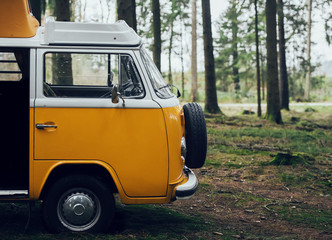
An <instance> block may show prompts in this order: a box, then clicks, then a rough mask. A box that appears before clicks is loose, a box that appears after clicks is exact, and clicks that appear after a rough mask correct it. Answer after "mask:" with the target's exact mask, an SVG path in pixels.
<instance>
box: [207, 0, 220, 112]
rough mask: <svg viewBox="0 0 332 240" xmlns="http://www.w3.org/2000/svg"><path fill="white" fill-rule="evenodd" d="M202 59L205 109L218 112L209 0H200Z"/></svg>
mask: <svg viewBox="0 0 332 240" xmlns="http://www.w3.org/2000/svg"><path fill="white" fill-rule="evenodd" d="M202 17H203V38H204V60H205V111H207V112H209V113H220V112H221V111H220V108H219V106H218V99H217V90H216V76H215V68H214V56H213V44H212V32H211V9H210V0H202Z"/></svg>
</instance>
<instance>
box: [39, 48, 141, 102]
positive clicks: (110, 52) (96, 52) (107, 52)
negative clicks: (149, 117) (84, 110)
mask: <svg viewBox="0 0 332 240" xmlns="http://www.w3.org/2000/svg"><path fill="white" fill-rule="evenodd" d="M65 50H67V49H54V50H53V49H48V50H47V51H45V52H43V54H42V62H43V65H42V71H43V73H42V74H43V75H42V82H43V84H44V83H45V84H47V85H48V86H49V87H51V85H49V84H48V83H47V82H46V54H48V53H51V54H52V53H53V54H54V53H64V54H99V55H117V57H118V70H119V73H118V83H117V84H119V83H120V76H121V74H122V72H121V71H122V70H121V61H120V59H121V56H129V57H130V58H131V59H132V60H133V62H134V67H135V68H136V71H137V74H138V78H139V80H140V83H141V85H142V90H143V94H142V95H141V96H123V98H124V99H144V98H145V97H146V95H147V89H146V87H145V82H144V78H143V77H142V75H143V74H142V73H140V70H139V67H138V65H139V64H138V62H137V61H136V60H135V55H134V54H130V53H128V52H122V51H116V50H115V51H86V49H84V50H83V51H72V49H68V50H69V51H65ZM107 71H108V69H107ZM107 76H108V74H107ZM107 76H106V77H107ZM54 86H66V85H54ZM67 87H68V88H70V87H72V88H80V87H81V88H82V89H83V88H86V89H88V88H91V89H92V88H105V89H106V88H110V87H109V86H95V85H71V86H67ZM43 90H44V87H43V86H42V95H43V96H44V97H46V98H56V99H73V98H80V99H110V98H111V95H110V97H107V98H102V97H85V96H80V97H77V96H69V97H61V96H60V97H56V96H52V97H50V96H46V95H45V94H44V91H43Z"/></svg>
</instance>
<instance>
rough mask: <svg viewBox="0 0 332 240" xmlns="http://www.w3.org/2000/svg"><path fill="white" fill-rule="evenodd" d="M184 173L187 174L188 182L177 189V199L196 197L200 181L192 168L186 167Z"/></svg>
mask: <svg viewBox="0 0 332 240" xmlns="http://www.w3.org/2000/svg"><path fill="white" fill-rule="evenodd" d="M183 172H184V173H185V174H187V176H188V181H187V182H186V183H184V184H182V185H179V186H177V187H176V192H175V193H176V199H188V198H190V197H192V196H193V195H194V193H195V192H196V190H197V187H198V180H197V178H196V176H195V174H194V172H193V171H191V169H190V168H188V167H185V168H184V169H183Z"/></svg>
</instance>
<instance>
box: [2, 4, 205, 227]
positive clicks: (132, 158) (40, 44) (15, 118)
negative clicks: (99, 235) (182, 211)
mask: <svg viewBox="0 0 332 240" xmlns="http://www.w3.org/2000/svg"><path fill="white" fill-rule="evenodd" d="M5 2H15V4H16V5H15V9H16V11H17V9H19V7H20V6H21V7H22V11H21V12H24V13H25V14H19V15H18V16H15V19H16V20H17V22H16V23H15V22H14V23H12V22H11V21H7V22H6V23H5V22H3V20H4V19H3V18H6V14H7V17H8V18H9V19H10V20H13V21H15V19H14V18H13V17H10V16H8V14H9V13H5V11H3V9H7V10H8V6H6V7H7V8H6V7H3V6H1V8H0V9H1V10H0V22H1V24H0V110H1V117H0V132H1V137H2V141H1V145H0V149H1V158H0V159H1V160H0V161H1V165H0V166H1V167H0V200H1V201H18V200H20V201H34V200H42V203H43V218H44V222H45V224H46V226H47V228H48V229H49V230H50V231H51V232H59V231H77V232H83V231H89V232H96V231H102V230H105V229H108V228H109V227H110V226H111V224H112V219H113V216H114V211H115V202H114V197H113V194H115V193H118V194H119V197H120V199H121V202H122V203H124V204H148V203H168V202H170V201H174V200H176V199H183V198H188V197H191V196H192V195H193V194H194V192H195V191H196V189H197V185H198V181H197V178H196V177H195V174H194V173H193V172H192V171H191V170H190V168H200V167H202V166H203V164H204V161H205V155H206V145H207V139H206V126H205V120H204V114H203V111H202V109H201V107H200V106H199V105H198V104H195V103H188V104H185V105H184V106H183V107H182V106H181V105H180V103H179V101H178V99H177V97H176V96H175V95H174V94H172V92H171V91H170V89H169V85H166V84H165V82H164V80H163V78H162V77H161V75H160V72H159V71H158V70H157V68H156V67H155V65H154V63H153V61H152V60H151V58H150V57H149V55H148V53H147V51H146V50H145V49H144V47H143V45H142V41H141V38H140V37H139V36H138V35H137V34H136V33H135V32H134V31H133V30H132V29H131V28H129V27H128V25H127V24H126V23H125V22H123V21H119V22H116V23H114V24H97V23H70V22H56V21H54V20H53V19H49V20H48V21H47V23H46V24H45V27H38V22H37V21H36V20H35V19H34V18H33V17H32V16H31V14H30V10H29V7H28V6H27V3H26V1H25V0H15V1H5ZM1 4H5V3H1ZM20 4H21V5H20ZM9 7H10V6H9ZM2 13H3V14H2ZM22 29H23V30H22Z"/></svg>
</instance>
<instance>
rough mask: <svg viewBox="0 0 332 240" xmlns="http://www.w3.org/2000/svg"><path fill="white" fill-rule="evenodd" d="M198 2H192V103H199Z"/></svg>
mask: <svg viewBox="0 0 332 240" xmlns="http://www.w3.org/2000/svg"><path fill="white" fill-rule="evenodd" d="M196 8H197V0H192V23H191V27H192V32H191V46H192V53H191V101H192V102H197V101H198V95H197V9H196Z"/></svg>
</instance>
